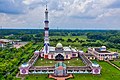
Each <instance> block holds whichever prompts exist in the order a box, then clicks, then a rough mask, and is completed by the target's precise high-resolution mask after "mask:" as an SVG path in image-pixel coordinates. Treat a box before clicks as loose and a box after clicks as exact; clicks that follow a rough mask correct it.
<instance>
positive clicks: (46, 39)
mask: <svg viewBox="0 0 120 80" xmlns="http://www.w3.org/2000/svg"><path fill="white" fill-rule="evenodd" d="M44 23H45V27H44V30H45V37H44V58H48V53H49V27H48V24H49V21H48V9H47V1H46V10H45V21H44Z"/></svg>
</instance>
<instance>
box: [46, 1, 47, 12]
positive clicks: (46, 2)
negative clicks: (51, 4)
mask: <svg viewBox="0 0 120 80" xmlns="http://www.w3.org/2000/svg"><path fill="white" fill-rule="evenodd" d="M46 10H47V0H46Z"/></svg>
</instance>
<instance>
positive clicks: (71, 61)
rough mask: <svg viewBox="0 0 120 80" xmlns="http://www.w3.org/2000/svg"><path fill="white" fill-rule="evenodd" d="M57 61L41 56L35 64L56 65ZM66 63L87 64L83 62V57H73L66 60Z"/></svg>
mask: <svg viewBox="0 0 120 80" xmlns="http://www.w3.org/2000/svg"><path fill="white" fill-rule="evenodd" d="M56 63H57V61H54V60H48V59H43V58H39V59H38V60H37V61H36V63H35V64H34V66H54V65H55V64H56ZM64 63H65V64H66V65H67V66H84V65H85V64H84V63H83V62H82V60H81V59H79V58H73V59H71V60H65V61H64Z"/></svg>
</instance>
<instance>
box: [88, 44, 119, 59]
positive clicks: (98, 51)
mask: <svg viewBox="0 0 120 80" xmlns="http://www.w3.org/2000/svg"><path fill="white" fill-rule="evenodd" d="M88 53H89V54H92V55H94V56H95V57H96V58H97V59H98V60H113V59H115V58H118V53H117V52H110V51H108V50H107V49H106V46H102V47H95V48H88Z"/></svg>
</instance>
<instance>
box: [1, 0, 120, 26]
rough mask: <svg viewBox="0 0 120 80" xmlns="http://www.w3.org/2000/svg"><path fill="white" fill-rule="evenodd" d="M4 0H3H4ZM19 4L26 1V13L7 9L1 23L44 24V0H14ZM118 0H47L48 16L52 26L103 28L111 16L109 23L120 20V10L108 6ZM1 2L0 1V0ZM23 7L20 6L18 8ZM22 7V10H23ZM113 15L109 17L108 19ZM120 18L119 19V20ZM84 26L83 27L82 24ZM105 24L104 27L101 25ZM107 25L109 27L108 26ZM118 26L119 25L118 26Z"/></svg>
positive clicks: (18, 24) (11, 24)
mask: <svg viewBox="0 0 120 80" xmlns="http://www.w3.org/2000/svg"><path fill="white" fill-rule="evenodd" d="M2 1H3V0H2ZM11 1H12V3H17V5H18V6H22V5H23V4H24V8H22V9H23V11H24V10H25V11H26V14H18V15H17V14H16V15H14V14H13V15H12V14H11V15H10V14H7V13H6V12H5V13H3V14H0V21H1V22H0V25H3V26H6V27H11V26H14V27H15V26H16V28H18V26H20V27H21V28H24V27H25V28H43V27H44V24H43V21H44V10H45V4H46V1H45V0H22V1H21V2H22V3H21V4H22V5H19V4H18V2H16V1H17V0H11ZM116 1H117V0H48V1H47V2H48V9H49V14H50V15H49V19H50V26H51V28H55V27H56V26H60V27H61V28H65V27H66V26H69V28H72V27H74V26H75V28H93V27H94V26H98V28H104V27H106V26H108V25H107V23H109V21H110V20H114V21H116V22H111V23H110V24H109V25H111V26H114V25H117V24H119V22H118V21H119V19H118V18H117V19H115V18H116V16H117V17H119V16H120V15H119V14H120V10H119V8H118V9H112V8H107V7H108V6H109V5H111V4H113V3H114V2H116ZM0 5H1V3H0ZM19 8H20V7H18V9H19ZM21 11H22V10H21ZM109 19H110V20H109ZM117 20H118V21H117ZM83 26H84V27H83ZM100 26H104V27H100ZM107 28H108V27H107ZM116 28H117V26H116Z"/></svg>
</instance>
